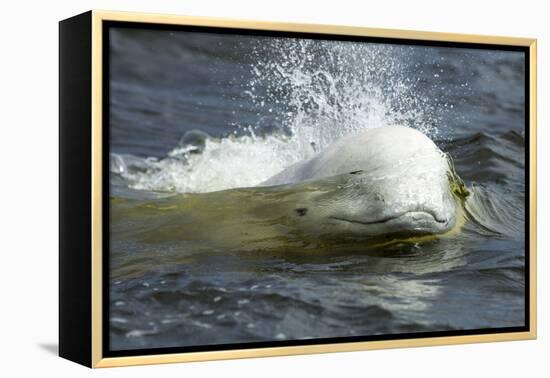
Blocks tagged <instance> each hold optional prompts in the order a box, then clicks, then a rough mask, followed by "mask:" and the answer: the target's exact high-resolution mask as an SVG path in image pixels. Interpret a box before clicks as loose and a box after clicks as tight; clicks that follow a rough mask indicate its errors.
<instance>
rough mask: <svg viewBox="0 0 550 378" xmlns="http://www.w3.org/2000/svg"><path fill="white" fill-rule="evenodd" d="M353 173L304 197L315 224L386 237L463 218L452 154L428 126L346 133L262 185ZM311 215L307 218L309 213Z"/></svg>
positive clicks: (445, 226) (439, 229) (437, 228)
mask: <svg viewBox="0 0 550 378" xmlns="http://www.w3.org/2000/svg"><path fill="white" fill-rule="evenodd" d="M337 175H348V176H343V177H347V179H346V180H345V181H344V183H343V184H342V185H339V186H338V188H339V190H338V191H337V192H334V193H333V192H331V193H324V194H319V193H317V194H312V195H311V198H309V199H305V200H304V201H303V203H300V204H297V206H302V207H301V208H307V211H306V212H305V213H304V211H303V210H302V211H299V210H297V211H298V213H299V214H298V215H299V216H301V217H302V218H301V219H303V221H305V222H307V221H309V223H310V226H311V227H312V228H313V227H317V228H319V227H322V228H324V229H325V230H329V231H331V232H330V233H331V234H332V233H334V234H341V233H346V232H348V233H351V234H360V235H362V236H364V235H367V236H380V235H387V234H392V233H405V234H410V235H417V234H421V235H425V234H441V233H444V232H447V231H449V230H450V229H452V228H453V227H454V226H455V224H456V218H457V211H458V207H459V204H458V201H457V198H456V196H455V195H453V193H452V190H451V186H450V181H449V163H448V160H447V157H446V155H445V154H444V153H443V152H442V151H441V150H440V149H439V148H438V147H437V146H436V145H435V144H434V143H433V141H432V140H431V139H430V138H428V137H427V136H425V135H424V134H422V133H421V132H419V131H417V130H415V129H412V128H408V127H401V126H388V127H381V128H375V129H369V130H366V131H363V132H361V133H359V134H355V135H351V136H348V137H345V138H342V139H341V140H339V141H338V142H336V143H334V144H333V145H331V146H329V147H328V148H326V149H325V150H323V151H321V152H320V153H318V154H317V155H316V156H315V157H313V158H312V159H310V160H307V161H303V162H299V163H297V164H295V165H292V166H290V167H288V168H287V169H285V170H283V171H282V172H280V173H278V174H277V175H275V176H273V177H271V178H270V179H268V180H267V181H265V182H263V183H262V184H260V186H273V185H282V184H294V183H299V182H307V181H310V180H319V179H325V178H329V177H332V176H337ZM306 219H307V220H306Z"/></svg>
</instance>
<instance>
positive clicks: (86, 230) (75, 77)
mask: <svg viewBox="0 0 550 378" xmlns="http://www.w3.org/2000/svg"><path fill="white" fill-rule="evenodd" d="M106 22H131V23H143V24H162V25H188V26H200V27H215V28H230V29H250V30H262V31H275V32H288V33H296V32H299V33H312V34H326V35H329V36H330V35H343V36H357V37H376V38H388V39H391V38H393V39H400V40H409V41H424V42H425V41H432V42H433V41H437V42H456V43H465V44H477V45H503V46H519V47H522V48H525V49H527V50H528V56H529V65H528V67H526V68H528V70H529V71H528V73H529V77H528V84H529V95H528V99H529V101H528V103H527V104H526V107H528V109H526V111H528V118H529V146H528V148H529V166H528V171H529V176H528V177H529V182H528V184H529V192H528V195H529V219H528V222H529V235H525V238H526V240H527V239H528V241H529V250H528V251H526V253H528V262H529V266H528V267H527V268H528V273H529V275H528V282H527V283H526V284H527V285H528V288H529V293H528V298H526V300H528V302H527V303H528V306H529V309H528V310H529V311H528V313H529V319H528V329H527V330H525V331H520V332H503V333H494V334H492V333H488V334H471V335H457V336H441V337H424V338H423V337H422V336H419V337H418V338H411V339H396V340H379V341H361V342H342V343H331V344H309V345H296V346H276V347H261V348H252V349H230V350H212V351H199V352H186V353H169V354H149V355H134V356H120V357H105V356H104V353H103V334H104V333H103V330H104V327H105V324H104V320H103V305H104V304H103V293H104V290H105V287H104V286H103V285H104V271H103V258H104V251H103V250H102V249H103V239H104V238H105V237H106V235H105V230H104V225H103V221H102V220H103V213H102V212H103V200H104V199H103V193H104V187H105V184H106V183H105V182H104V173H105V172H104V169H105V162H104V161H103V156H104V151H103V148H104V140H105V135H104V134H103V127H102V124H103V120H104V112H103V109H102V107H103V106H104V99H103V97H102V96H103V90H104V88H103V85H104V81H103V74H104V73H103V63H104V56H103V51H104V50H103V48H104V46H103V31H104V27H103V26H104V24H105V23H106ZM78 33H81V34H82V38H81V39H78V38H79V37H78ZM82 41H84V42H82ZM80 49H89V54H88V55H86V54H84V55H85V56H81V57H80V58H76V57H75V56H76V55H75V54H77V53H78V52H79V51H81V50H80ZM536 54H537V41H536V39H528V38H512V37H500V36H482V35H469V34H451V33H436V32H423V31H409V30H393V29H377V28H368V27H355V26H336V25H317V24H294V23H281V22H265V21H253V20H231V19H218V18H209V17H188V16H175V15H161V14H146V13H127V12H111V11H100V10H93V11H90V12H87V13H85V14H83V15H80V16H76V17H74V18H71V19H69V20H66V21H62V22H61V23H60V76H61V78H60V89H61V90H60V92H62V93H61V95H60V129H61V131H60V134H61V142H60V149H61V151H60V154H61V156H60V166H61V173H60V180H61V191H62V194H61V195H60V197H63V196H64V195H65V197H66V199H65V200H64V201H61V202H60V209H61V216H60V218H61V224H62V226H61V229H60V235H61V236H60V239H61V240H60V355H61V356H62V357H65V358H68V359H70V360H73V361H76V362H79V363H81V364H84V365H86V366H89V367H94V368H95V367H113V366H129V365H143V364H160V363H173V362H187V361H207V360H217V359H237V358H249V357H266V356H283V355H299V354H310V353H327V352H346V351H360V350H371V349H386V348H402V347H419V346H434V345H448V344H466V343H481V342H494V341H511V340H528V339H535V338H536V335H537V331H536V330H537V326H536V322H537V317H536V314H537V307H536V283H537V280H536V268H537V265H536V222H537V219H536V209H537V207H536V202H537V198H536V196H537V191H536V189H537V177H536V176H537V168H536V164H537V163H536V159H537V154H536V148H537V147H536V144H537V143H536V142H537V138H536V123H537V109H536V98H537V89H536V85H537V73H536V69H537V64H536V60H537V57H536ZM75 59H76V60H75ZM79 59H81V61H79ZM71 62H74V64H81V63H85V62H88V63H87V64H85V66H86V68H87V69H89V77H85V76H86V70H85V68H83V69H84V71H82V72H73V73H72V74H71V73H69V72H68V71H69V70H71V69H72V68H70V67H69V65H70V64H71ZM75 82H77V84H75ZM78 83H80V84H78ZM74 85H79V87H78V88H79V89H77V90H76V92H75V91H74V90H73V91H72V92H71V93H70V94H69V91H71V88H73V89H74ZM79 91H81V93H84V95H86V93H88V92H89V97H86V98H81V97H79V96H78V93H79ZM64 92H65V95H64V94H63V93H64ZM75 101H78V102H79V104H76V105H75V103H74V102H75ZM87 101H89V103H88V102H87ZM75 106H76V107H77V109H78V111H76V112H75V111H74V109H75ZM69 107H71V108H72V109H73V113H71V110H70V109H68V108H69ZM82 120H84V121H87V120H88V121H89V125H90V127H89V128H86V127H83V126H82V125H79V126H81V130H80V131H78V130H74V128H75V127H76V124H75V121H82ZM71 128H73V130H70V129H71ZM75 133H77V134H75ZM79 138H80V139H79ZM75 140H77V142H78V141H80V142H81V143H84V144H86V143H89V150H87V151H89V152H90V156H89V159H90V161H89V162H90V163H91V165H90V170H89V171H87V172H86V173H83V175H85V178H84V179H83V180H84V181H83V182H82V188H83V190H84V189H86V188H88V189H87V190H86V192H84V193H82V192H74V193H72V194H70V193H69V189H63V188H64V185H66V182H65V181H64V180H66V179H67V178H68V177H69V176H70V175H71V174H72V173H73V169H74V168H71V166H70V162H67V160H70V156H74V154H76V153H80V152H78V151H77V150H75V149H74V148H77V147H71V145H74V144H75V143H76V142H75ZM76 144H78V143H76ZM82 153H85V152H82ZM71 154H72V155H71ZM526 169H527V168H526ZM83 177H84V176H83ZM88 185H89V186H88ZM75 190H76V189H75ZM86 195H89V196H90V197H89V200H88V201H87V202H85V204H84V205H83V206H84V208H85V209H88V210H87V211H88V212H87V213H85V214H83V215H80V216H81V217H85V216H87V215H89V216H90V218H89V220H88V221H87V222H84V223H82V224H77V223H78V222H76V223H75V222H74V219H76V218H74V217H78V215H75V214H73V213H71V210H70V209H69V207H70V206H72V205H73V204H74V203H75V201H78V200H79V198H80V199H81V198H82V196H86ZM75 211H76V210H75ZM77 227H78V229H77ZM69 233H73V234H74V235H75V236H74V237H73V239H74V240H73V239H71V240H68V239H67V238H70V237H69V236H68V234H69ZM81 234H86V235H87V236H86V238H84V239H82V238H79V237H78V235H81ZM76 239H78V240H76ZM88 242H89V244H87V243H88ZM82 250H85V252H83V254H82V255H81V256H80V257H78V256H74V255H75V254H80V253H81V251H82ZM83 272H84V273H83ZM80 280H81V281H80ZM88 289H89V292H88ZM79 291H80V293H81V294H80V295H81V298H79V299H75V297H76V296H77V294H78V292H79ZM79 311H81V312H79ZM84 313H85V314H88V315H87V316H85V317H84V318H82V316H83V315H82V314H84ZM75 319H78V320H75ZM79 343H80V344H82V345H84V344H86V345H85V346H82V347H79ZM78 348H80V349H79V350H78V351H76V350H75V349H78Z"/></svg>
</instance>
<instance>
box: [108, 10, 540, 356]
mask: <svg viewBox="0 0 550 378" xmlns="http://www.w3.org/2000/svg"><path fill="white" fill-rule="evenodd" d="M112 27H116V28H129V29H148V30H169V31H186V32H201V33H217V34H231V35H235V36H236V37H238V36H239V35H249V36H250V35H252V36H268V37H279V38H281V37H282V38H284V37H292V38H304V39H315V40H337V41H355V42H371V43H386V44H398V45H417V46H437V47H455V48H469V49H480V50H501V51H519V52H523V53H524V59H525V189H526V193H527V197H526V199H525V300H524V303H525V315H524V318H525V325H524V326H520V327H503V328H482V329H468V330H452V331H435V332H414V333H400V334H388V335H371V336H349V337H333V338H318V339H308V340H285V341H262V342H250V343H234V344H215V345H197V346H182V347H167V348H144V349H131V350H111V348H110V334H109V333H110V332H109V331H110V326H109V324H110V321H109V319H110V316H109V312H110V295H109V294H110V282H109V277H110V266H109V263H110V258H109V256H110V255H109V254H110V246H109V240H110V236H109V235H110V224H109V219H110V205H109V197H110V192H109V187H110V181H109V152H110V144H109V143H110V124H109V122H110V93H109V92H110V85H109V84H110V66H109V63H110V55H109V54H110V34H109V29H110V28H112ZM102 36H103V46H102V53H103V55H102V56H103V62H102V65H103V77H102V84H103V86H102V88H103V103H102V111H103V113H102V127H103V132H102V135H103V137H102V139H103V141H102V143H103V156H102V159H103V160H102V161H103V167H102V172H103V173H102V174H103V181H102V182H103V198H102V203H103V219H102V228H103V235H104V237H103V241H102V247H103V259H102V260H103V267H102V269H103V271H102V281H103V282H102V283H103V293H102V305H103V314H102V317H103V319H102V322H103V327H102V333H103V334H102V343H103V345H102V349H103V357H126V356H139V355H155V354H169V353H186V352H187V353H189V352H205V351H219V350H235V349H253V348H268V347H287V346H303V345H315V344H335V343H346V342H361V341H382V340H400V339H417V338H433V337H448V336H466V335H486V334H497V333H511V332H528V331H529V330H530V326H531V325H530V299H531V298H530V295H529V294H530V271H529V270H530V264H529V262H530V249H529V242H530V240H529V237H530V202H531V198H530V195H529V187H530V107H531V99H530V84H531V83H530V54H529V47H528V46H509V45H497V44H481V43H463V42H445V41H429V40H410V39H404V38H385V37H365V36H347V35H333V34H316V33H302V32H286V31H268V30H249V29H237V28H222V27H210V26H190V25H167V24H155V23H142V22H125V21H103V22H102Z"/></svg>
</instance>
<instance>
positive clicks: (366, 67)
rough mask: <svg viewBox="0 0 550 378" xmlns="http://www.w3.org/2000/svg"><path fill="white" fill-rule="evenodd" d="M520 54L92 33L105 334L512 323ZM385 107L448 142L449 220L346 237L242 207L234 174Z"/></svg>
mask: <svg viewBox="0 0 550 378" xmlns="http://www.w3.org/2000/svg"><path fill="white" fill-rule="evenodd" d="M524 70H525V61H524V55H523V53H520V52H504V51H490V50H474V49H463V48H448V47H420V46H398V45H379V44H367V43H363V44H359V43H353V42H327V41H307V40H302V41H299V40H293V39H275V38H270V37H251V36H240V37H235V36H231V35H217V34H207V33H204V34H198V33H194V34H193V33H186V32H173V33H172V32H167V31H153V30H131V29H114V30H112V31H111V97H110V99H111V114H110V126H111V174H110V180H111V199H110V204H111V233H110V237H111V239H110V249H111V250H110V264H111V278H110V285H111V286H110V300H111V303H110V337H111V340H110V341H111V348H112V349H113V350H121V349H134V348H155V347H171V346H194V345H210V344H225V343H246V342H255V341H273V340H294V339H306V338H326V337H342V336H368V335H378V334H396V333H408V332H426V331H447V330H470V329H480V328H498V327H514V326H523V325H524V321H525V318H524V315H525V312H524V311H525V302H524V300H525V297H524V294H525V234H524V224H525V214H524V208H525V161H524V156H525V134H524V130H525V121H524V120H525V114H524V105H525V98H524V89H523V88H524V84H525V83H524ZM392 124H400V125H406V126H410V127H414V128H416V129H419V130H421V131H422V132H424V133H425V134H427V135H428V136H429V137H431V138H432V139H433V140H434V141H435V142H436V144H437V145H438V146H439V147H440V148H441V149H442V150H443V151H444V152H447V153H449V154H450V156H451V157H452V158H453V160H454V163H455V168H456V171H457V173H458V174H459V175H460V177H461V178H462V179H463V180H464V181H465V183H466V185H467V187H468V189H469V191H470V195H469V196H468V198H467V200H466V202H465V204H464V212H465V217H466V222H465V224H464V226H463V227H462V229H461V230H460V231H459V232H457V233H455V234H454V235H452V236H449V237H445V238H439V239H433V240H428V241H425V242H422V243H393V244H390V245H386V246H378V247H377V246H375V245H369V244H368V243H365V244H361V243H359V244H356V245H353V246H351V245H349V244H339V243H338V242H336V241H335V242H333V243H323V242H318V243H316V242H311V241H303V242H299V241H296V239H295V238H294V239H292V238H288V237H285V235H286V236H288V235H290V234H291V233H292V230H291V229H288V227H287V225H286V224H285V222H284V221H282V220H281V222H275V221H273V222H271V223H269V224H266V223H263V224H258V222H256V223H253V222H252V221H251V220H250V219H245V218H243V214H244V213H246V212H247V211H249V210H250V209H251V206H253V205H254V204H255V203H256V202H254V201H258V199H257V198H258V195H257V194H258V192H257V191H254V190H248V189H237V190H235V188H250V187H253V186H255V185H257V184H259V183H260V182H262V181H264V180H266V179H267V178H269V177H271V176H272V175H274V174H276V173H278V172H279V171H281V170H282V169H284V168H285V167H287V166H289V165H291V164H293V163H295V162H298V161H301V160H303V159H307V158H310V157H311V156H313V155H314V154H315V153H316V152H318V151H320V150H322V149H323V148H325V147H327V146H329V145H330V144H332V143H334V142H335V141H336V140H338V139H339V138H341V137H342V136H345V135H348V134H352V133H354V132H358V131H360V130H364V129H367V128H371V127H384V126H386V125H392ZM226 189H231V190H230V191H229V192H218V191H220V190H226ZM285 190H286V189H285ZM263 194H264V195H265V193H263ZM268 197H269V198H268ZM253 198H254V199H253ZM266 198H267V199H266ZM273 198H275V199H278V200H273ZM291 198H292V193H289V192H288V191H280V190H279V189H277V190H275V191H274V192H270V193H269V196H268V195H265V198H264V199H263V200H262V201H264V203H263V205H262V206H264V207H262V209H264V210H265V209H268V212H269V214H277V211H282V210H281V209H283V208H284V206H285V203H287V202H291V201H292V200H291ZM266 201H267V202H266ZM269 201H272V202H269ZM285 201H287V202H285ZM269 206H271V207H269ZM245 210H246V211H245ZM250 211H252V210H250ZM209 217H210V218H209ZM281 235H283V236H281Z"/></svg>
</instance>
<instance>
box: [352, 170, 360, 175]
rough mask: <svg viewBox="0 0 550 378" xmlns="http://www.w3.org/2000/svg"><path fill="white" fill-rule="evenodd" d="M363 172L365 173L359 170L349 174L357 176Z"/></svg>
mask: <svg viewBox="0 0 550 378" xmlns="http://www.w3.org/2000/svg"><path fill="white" fill-rule="evenodd" d="M361 172H363V171H362V170H359V171H353V172H350V173H349V174H350V175H356V174H358V173H361Z"/></svg>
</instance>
